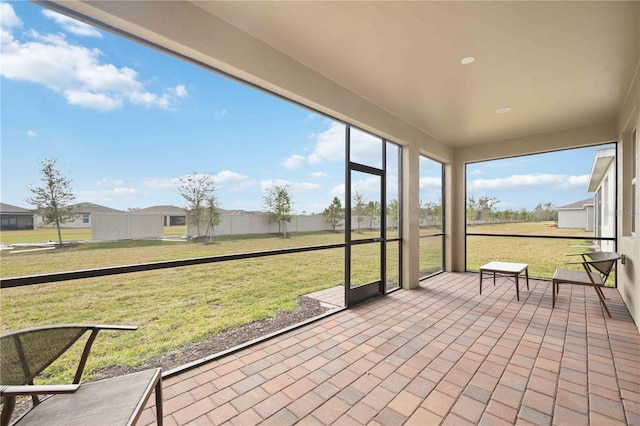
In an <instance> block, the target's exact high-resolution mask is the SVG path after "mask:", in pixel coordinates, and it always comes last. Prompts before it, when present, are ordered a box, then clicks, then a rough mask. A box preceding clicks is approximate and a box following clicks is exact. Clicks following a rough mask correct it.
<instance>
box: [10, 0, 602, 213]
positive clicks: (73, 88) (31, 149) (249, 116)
mask: <svg viewBox="0 0 640 426" xmlns="http://www.w3.org/2000/svg"><path fill="white" fill-rule="evenodd" d="M0 8H1V9H0V18H1V26H2V67H1V73H2V79H1V90H2V98H1V99H2V100H1V102H2V104H1V107H2V111H1V120H2V122H1V139H2V146H1V164H2V173H1V177H2V182H1V190H2V192H1V201H2V202H3V203H8V204H12V205H17V206H21V207H27V208H28V207H31V206H29V205H28V204H27V203H26V202H25V198H27V197H28V196H29V195H30V193H29V191H28V189H27V188H28V187H29V186H33V185H38V184H39V173H38V161H39V160H42V159H44V158H48V157H55V158H57V159H58V166H59V169H60V170H61V171H62V173H63V174H64V175H65V176H67V177H69V178H71V179H72V181H73V184H72V187H73V189H74V191H75V193H76V201H77V202H84V201H86V202H93V203H97V204H101V205H105V206H109V207H112V208H117V209H127V208H133V207H142V208H143V207H149V206H153V205H165V204H172V205H177V206H183V205H184V203H183V201H182V199H181V198H180V196H179V195H178V191H177V182H178V180H179V179H180V178H181V177H184V176H186V175H188V174H190V173H193V172H196V173H207V174H210V175H211V176H212V178H213V180H214V182H215V183H216V187H217V190H216V195H217V197H218V199H219V201H220V205H221V207H223V208H225V209H245V210H261V209H262V204H263V203H262V197H263V195H264V194H265V192H264V190H265V188H266V187H268V186H269V185H272V184H274V183H280V184H287V185H289V187H290V191H291V194H292V196H293V200H294V209H295V211H296V212H297V213H301V212H307V213H310V212H320V211H322V210H323V209H324V208H325V207H326V206H327V205H329V203H330V202H331V199H332V198H333V197H334V196H338V197H339V198H340V199H341V200H342V201H343V203H344V163H343V162H344V149H343V140H344V127H343V125H341V124H340V123H337V122H334V121H332V120H329V119H327V118H326V117H323V116H321V115H318V114H315V113H313V112H311V111H309V110H306V109H303V108H300V107H298V106H295V105H292V104H291V103H289V102H285V101H282V100H280V99H277V98H275V97H272V96H269V95H266V94H264V93H262V92H260V91H257V90H255V89H252V88H249V87H247V86H245V85H242V84H239V83H236V82H234V81H231V80H229V79H226V78H223V77H220V76H217V75H216V74H213V73H211V72H209V71H206V70H203V69H200V68H198V67H196V66H193V65H191V64H188V63H185V62H182V61H179V60H177V59H174V58H172V57H169V56H167V55H164V54H162V53H159V52H157V51H154V50H152V49H149V48H146V47H143V46H139V45H136V44H134V43H132V42H130V41H128V40H125V39H122V38H120V37H116V36H114V35H111V34H109V33H107V32H104V31H101V30H97V29H95V28H92V27H89V26H87V25H85V24H82V23H79V22H77V21H73V20H71V19H69V18H66V17H63V16H61V15H58V14H56V13H54V12H51V11H48V10H46V9H43V8H41V7H40V6H38V5H34V4H32V3H28V2H2V3H0ZM353 139H354V140H355V141H356V144H355V147H356V149H357V150H358V156H359V158H363V159H365V161H366V162H368V163H370V164H372V165H376V163H377V162H378V160H379V158H380V155H379V150H378V149H377V148H376V146H377V145H376V144H375V143H373V142H372V141H371V137H369V136H367V135H366V134H364V133H360V132H356V133H355V134H354V135H353ZM372 148H375V149H373V150H372ZM594 152H595V149H593V148H590V149H588V150H584V152H583V153H581V154H580V155H579V156H577V157H576V155H575V154H572V155H571V158H566V157H565V156H563V155H561V154H554V156H552V157H551V158H545V159H536V158H534V157H523V158H517V159H510V160H504V161H500V162H494V163H493V165H487V164H477V165H471V166H469V178H470V181H469V183H470V185H469V187H470V194H472V195H474V196H476V197H479V196H482V195H485V193H488V194H489V195H491V196H496V197H497V198H498V199H500V200H501V201H502V202H501V203H500V204H499V205H498V207H499V208H520V207H526V208H533V207H535V205H536V204H537V203H538V202H552V203H554V204H555V205H558V206H559V205H563V204H566V203H570V202H573V201H578V200H581V199H584V198H587V197H588V196H589V194H587V193H586V178H587V176H588V174H589V172H590V168H591V164H592V162H593V155H594ZM421 170H424V172H423V173H421V179H422V180H421V186H422V190H421V198H422V199H423V200H429V201H437V200H438V198H439V195H438V191H439V185H440V180H439V170H438V168H437V167H422V168H421ZM524 171H529V175H530V176H529V177H528V178H527V177H526V176H525V177H523V175H526V174H527V173H524ZM545 175H550V176H551V177H549V176H546V177H545ZM518 176H519V177H518ZM389 178H390V180H391V181H392V182H395V181H397V171H395V170H394V171H392V172H391V173H390V177H389ZM540 181H542V182H546V183H547V186H546V187H544V188H543V190H542V191H538V188H536V187H535V185H533V184H532V182H540ZM372 183H373V180H363V181H361V182H357V183H356V187H357V188H358V189H359V190H360V191H361V192H362V193H363V194H364V196H365V198H369V199H373V188H372ZM434 188H437V190H436V191H434ZM487 191H488V192H487ZM391 196H393V192H391ZM434 197H435V198H434Z"/></svg>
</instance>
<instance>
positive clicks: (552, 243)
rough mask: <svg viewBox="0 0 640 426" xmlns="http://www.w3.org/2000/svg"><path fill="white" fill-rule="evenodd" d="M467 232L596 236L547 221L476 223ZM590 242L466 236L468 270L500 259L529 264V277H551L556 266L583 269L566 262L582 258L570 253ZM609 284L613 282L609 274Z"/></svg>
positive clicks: (586, 246) (577, 251) (579, 251)
mask: <svg viewBox="0 0 640 426" xmlns="http://www.w3.org/2000/svg"><path fill="white" fill-rule="evenodd" d="M467 233H468V234H473V233H476V234H484V233H486V234H489V233H493V234H518V235H546V236H563V237H593V232H586V231H584V230H582V229H558V228H555V227H548V226H546V224H545V223H515V224H503V225H476V226H469V227H468V228H467ZM590 245H591V241H587V240H573V239H566V240H565V239H540V238H516V237H487V236H472V235H470V236H469V237H468V238H467V269H468V270H471V271H477V270H479V269H480V266H482V265H484V264H485V263H488V262H491V261H494V260H499V261H504V262H515V263H527V264H529V276H531V277H537V278H546V279H550V278H552V277H553V273H554V272H555V270H556V268H558V267H562V268H568V269H576V270H582V265H565V262H575V261H579V260H581V258H580V257H579V256H575V257H567V255H568V254H577V253H585V252H588V251H589V246H590ZM609 280H611V281H610V282H608V283H611V284H612V283H613V282H614V277H613V276H611V277H609Z"/></svg>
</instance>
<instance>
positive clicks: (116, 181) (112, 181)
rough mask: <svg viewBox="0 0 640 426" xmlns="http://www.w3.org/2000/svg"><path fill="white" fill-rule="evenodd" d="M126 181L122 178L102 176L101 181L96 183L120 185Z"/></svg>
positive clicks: (100, 184) (99, 184)
mask: <svg viewBox="0 0 640 426" xmlns="http://www.w3.org/2000/svg"><path fill="white" fill-rule="evenodd" d="M123 183H124V181H122V180H120V179H109V178H102V179H100V180H99V181H97V182H96V185H98V186H103V185H104V186H118V185H122V184H123Z"/></svg>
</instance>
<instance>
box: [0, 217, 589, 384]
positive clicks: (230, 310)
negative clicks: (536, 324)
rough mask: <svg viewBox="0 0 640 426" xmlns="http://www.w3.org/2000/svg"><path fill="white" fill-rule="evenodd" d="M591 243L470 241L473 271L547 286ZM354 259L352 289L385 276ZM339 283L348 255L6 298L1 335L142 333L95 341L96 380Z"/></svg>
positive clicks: (393, 272) (57, 373) (37, 257)
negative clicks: (43, 329) (62, 327)
mask: <svg viewBox="0 0 640 426" xmlns="http://www.w3.org/2000/svg"><path fill="white" fill-rule="evenodd" d="M534 225H535V226H534ZM500 229H501V228H500V227H498V226H496V225H487V226H477V227H470V229H469V232H477V233H485V232H486V233H489V232H499V231H500ZM505 229H508V230H505ZM70 231H71V230H70ZM72 231H74V232H70V233H68V234H66V236H65V239H70V240H82V239H84V238H83V237H81V235H83V234H82V232H85V233H86V232H87V230H72ZM22 232H25V231H22ZM26 232H29V231H26ZM174 232H176V234H175V235H181V234H179V233H178V232H182V231H178V230H174ZM502 232H503V233H514V234H528V235H531V234H536V233H540V232H545V233H551V232H555V233H556V235H568V236H583V235H584V236H588V234H587V233H584V232H578V231H574V230H557V229H548V228H546V227H544V224H533V225H532V224H517V225H507V226H505V227H504V228H502ZM72 235H73V236H72ZM372 235H373V234H372ZM365 236H366V235H365ZM27 237H28V238H46V234H45V233H44V231H42V230H37V232H34V233H33V234H24V235H23V237H21V238H27ZM1 238H2V241H3V242H4V243H6V242H7V241H11V238H17V237H15V236H14V235H13V232H9V233H4V232H3V233H2V237H1ZM343 241H344V234H343V233H340V232H337V233H333V232H317V233H304V234H292V235H291V236H290V238H286V239H285V238H281V237H278V236H274V235H261V236H233V237H219V238H218V239H217V240H216V243H214V244H208V245H205V244H202V243H192V242H182V241H178V242H170V241H169V242H168V241H120V242H109V243H82V244H80V245H78V246H76V247H73V248H68V249H60V250H48V251H40V252H38V251H36V252H27V253H15V254H11V253H8V252H2V253H0V265H1V270H0V273H1V275H2V277H11V276H21V275H31V274H40V273H48V272H59V271H68V270H78V269H87V268H96V267H104V266H116V265H126V264H135V263H143V262H152V261H162V260H173V259H180V258H190V257H203V256H216V255H221V254H230V253H245V252H257V251H263V250H273V249H281V248H290V247H302V246H315V245H322V244H331V243H340V242H343ZM441 243H442V238H441V237H431V238H422V239H420V246H421V258H420V268H421V271H422V270H425V271H426V270H429V269H434V268H436V269H437V268H439V266H440V265H441V263H442V251H441ZM585 243H586V242H585V241H578V240H539V239H533V238H519V239H513V238H507V237H505V238H499V237H483V236H470V237H469V238H468V252H467V262H468V268H469V269H470V270H477V268H479V266H480V265H482V264H483V263H486V262H488V261H491V260H503V261H514V262H526V263H529V264H530V274H531V276H534V277H543V276H549V274H552V273H553V272H552V271H553V270H555V268H556V267H557V266H559V264H561V263H562V262H564V261H565V260H567V258H566V257H565V255H566V254H567V253H578V252H581V251H584V245H585ZM398 248H399V244H398V243H390V244H389V247H388V252H387V259H388V268H387V279H388V280H389V281H391V282H393V281H394V280H396V281H397V277H398V267H399V263H398ZM356 249H357V250H356V251H355V252H354V255H355V256H356V257H354V259H357V267H356V268H354V269H353V271H352V275H353V278H352V281H353V282H355V283H364V282H368V281H370V280H371V279H375V274H372V271H375V270H377V269H378V268H379V260H378V256H377V254H379V251H378V250H377V247H376V245H371V246H367V245H361V246H356ZM343 283H344V249H342V248H338V249H327V250H321V251H313V252H307V253H297V254H290V255H281V256H269V257H262V258H256V259H246V260H238V261H232V262H223V263H213V264H207V265H198V266H191V267H182V268H172V269H164V270H157V271H149V272H142V273H132V274H122V275H114V276H106V277H101V278H93V279H85V280H76V281H67V282H61V283H51V284H42V285H33V286H26V287H18V288H9V289H3V290H2V292H1V297H2V315H1V318H0V330H1V331H2V332H6V331H10V330H17V329H22V328H27V327H32V326H38V325H45V324H56V323H104V324H131V325H138V326H139V327H140V329H139V330H138V331H136V332H117V333H104V334H103V335H102V336H101V337H100V338H99V340H98V342H97V343H96V345H95V349H94V351H93V353H92V356H91V358H90V360H89V364H88V366H87V370H86V371H87V373H88V374H89V375H90V374H91V373H92V372H94V371H96V369H100V368H103V367H108V366H113V365H133V366H141V365H145V362H146V360H148V359H150V358H151V357H153V356H156V355H160V354H167V353H172V352H179V351H180V347H181V346H183V345H187V344H190V343H194V342H198V341H200V340H202V339H203V338H205V337H207V336H211V335H214V334H216V333H218V332H219V331H221V330H224V329H228V328H233V327H237V326H241V325H243V324H247V323H249V322H252V321H256V320H259V319H263V318H269V317H273V316H275V315H276V314H277V312H278V311H286V310H292V309H294V308H295V306H296V304H297V300H298V297H299V296H300V295H304V294H308V293H310V292H314V291H317V290H322V289H325V288H329V287H333V286H336V285H341V284H343ZM50 374H51V376H50V377H55V378H56V379H60V378H61V377H65V378H69V377H71V375H72V372H71V371H70V370H69V369H68V366H67V364H66V363H65V362H62V363H61V364H60V365H59V366H57V367H56V368H55V369H54V370H53V371H52V372H51V373H50ZM48 380H52V379H51V378H49V379H48Z"/></svg>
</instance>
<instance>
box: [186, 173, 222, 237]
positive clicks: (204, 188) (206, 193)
mask: <svg viewBox="0 0 640 426" xmlns="http://www.w3.org/2000/svg"><path fill="white" fill-rule="evenodd" d="M215 190H216V187H215V185H214V183H213V177H212V176H211V175H209V174H198V173H195V172H194V173H192V174H190V175H187V176H186V177H183V178H180V186H179V187H178V192H179V193H180V196H182V198H184V199H185V201H186V202H187V207H186V209H185V210H186V211H187V222H188V223H190V224H192V225H193V226H195V227H196V229H197V231H196V232H197V233H198V237H199V236H200V235H201V225H204V224H208V222H207V217H206V214H207V200H208V199H209V198H211V197H213V193H214V192H215ZM214 198H215V197H214ZM216 205H217V204H216Z"/></svg>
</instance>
